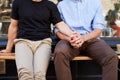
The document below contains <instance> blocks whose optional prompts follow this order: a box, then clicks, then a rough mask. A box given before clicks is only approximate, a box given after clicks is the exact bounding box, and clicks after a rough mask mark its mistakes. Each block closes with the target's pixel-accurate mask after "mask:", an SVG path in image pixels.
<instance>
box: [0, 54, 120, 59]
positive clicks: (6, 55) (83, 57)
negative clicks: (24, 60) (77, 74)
mask: <svg viewBox="0 0 120 80" xmlns="http://www.w3.org/2000/svg"><path fill="white" fill-rule="evenodd" d="M118 58H119V59H120V55H118ZM0 59H3V60H4V59H5V60H7V59H8V60H15V53H0ZM52 59H53V58H52ZM73 60H92V59H91V58H90V57H88V56H77V57H75V58H73Z"/></svg>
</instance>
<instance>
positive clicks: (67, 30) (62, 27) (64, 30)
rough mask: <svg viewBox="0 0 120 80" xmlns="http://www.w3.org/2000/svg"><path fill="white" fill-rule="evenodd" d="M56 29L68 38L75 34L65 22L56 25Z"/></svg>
mask: <svg viewBox="0 0 120 80" xmlns="http://www.w3.org/2000/svg"><path fill="white" fill-rule="evenodd" d="M55 27H57V28H58V30H59V31H60V32H61V33H63V34H65V35H67V36H71V34H72V33H73V31H72V30H71V29H70V28H69V27H68V25H66V24H65V23H64V22H63V21H62V22H59V23H57V24H55Z"/></svg>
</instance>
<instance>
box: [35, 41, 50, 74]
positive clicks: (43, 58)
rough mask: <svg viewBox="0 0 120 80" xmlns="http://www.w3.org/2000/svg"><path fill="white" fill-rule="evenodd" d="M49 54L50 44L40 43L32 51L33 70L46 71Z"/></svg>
mask: <svg viewBox="0 0 120 80" xmlns="http://www.w3.org/2000/svg"><path fill="white" fill-rule="evenodd" d="M50 56H51V45H49V44H47V43H43V44H40V46H39V47H38V49H37V50H36V52H35V53H34V72H35V73H37V72H39V71H42V73H46V70H47V68H48V64H49V61H50Z"/></svg>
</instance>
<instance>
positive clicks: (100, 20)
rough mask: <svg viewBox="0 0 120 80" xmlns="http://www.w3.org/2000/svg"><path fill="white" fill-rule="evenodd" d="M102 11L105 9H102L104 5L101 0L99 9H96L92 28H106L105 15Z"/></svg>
mask: <svg viewBox="0 0 120 80" xmlns="http://www.w3.org/2000/svg"><path fill="white" fill-rule="evenodd" d="M98 1H99V0H98ZM102 11H103V10H102V5H101V2H100V1H99V2H98V7H97V11H96V14H95V16H94V19H93V23H92V28H93V29H104V28H105V25H104V16H103V12H102Z"/></svg>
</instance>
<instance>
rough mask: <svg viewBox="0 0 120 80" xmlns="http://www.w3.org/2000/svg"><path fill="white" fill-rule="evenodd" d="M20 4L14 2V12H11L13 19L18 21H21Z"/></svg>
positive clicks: (16, 1) (16, 0)
mask: <svg viewBox="0 0 120 80" xmlns="http://www.w3.org/2000/svg"><path fill="white" fill-rule="evenodd" d="M18 3H19V2H18V0H14V1H13V5H12V12H11V18H12V19H16V20H18V19H19V15H18V9H19V8H18V6H19V4H18Z"/></svg>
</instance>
